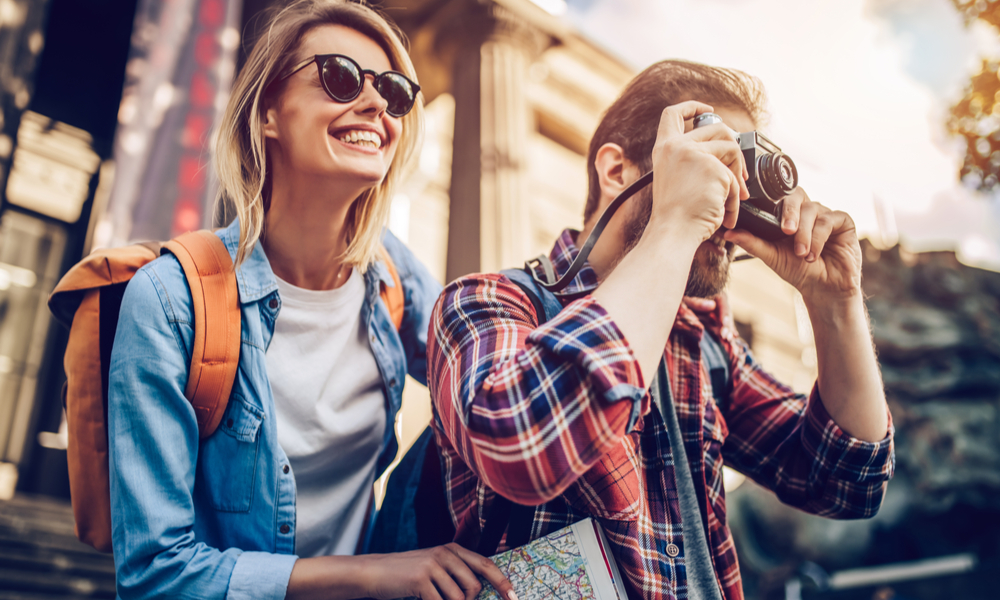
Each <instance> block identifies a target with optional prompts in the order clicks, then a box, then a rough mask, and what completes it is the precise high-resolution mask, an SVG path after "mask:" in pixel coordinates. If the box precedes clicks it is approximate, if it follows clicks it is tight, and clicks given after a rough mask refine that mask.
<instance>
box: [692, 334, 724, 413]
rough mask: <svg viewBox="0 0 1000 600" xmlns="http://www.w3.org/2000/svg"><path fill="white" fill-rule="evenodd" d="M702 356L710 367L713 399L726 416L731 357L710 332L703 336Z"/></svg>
mask: <svg viewBox="0 0 1000 600" xmlns="http://www.w3.org/2000/svg"><path fill="white" fill-rule="evenodd" d="M699 345H700V346H701V356H702V358H704V359H705V365H706V366H708V377H709V381H710V382H711V384H712V397H713V398H715V405H716V406H718V407H719V410H721V411H722V412H723V414H725V412H726V411H727V410H728V409H729V384H730V381H729V379H730V374H729V356H728V355H727V354H726V351H725V349H724V348H723V347H722V342H720V341H719V340H717V339H716V338H715V336H714V335H713V334H712V333H710V332H709V331H708V329H706V330H705V332H704V333H703V334H702V336H701V343H700V344H699Z"/></svg>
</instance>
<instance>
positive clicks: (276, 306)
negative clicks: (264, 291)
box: [267, 298, 278, 310]
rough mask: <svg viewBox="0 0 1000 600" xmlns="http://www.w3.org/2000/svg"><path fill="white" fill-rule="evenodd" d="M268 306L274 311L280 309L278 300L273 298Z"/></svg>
mask: <svg viewBox="0 0 1000 600" xmlns="http://www.w3.org/2000/svg"><path fill="white" fill-rule="evenodd" d="M267 305H268V307H270V308H271V310H274V309H275V308H278V299H277V298H271V301H270V302H268V303H267Z"/></svg>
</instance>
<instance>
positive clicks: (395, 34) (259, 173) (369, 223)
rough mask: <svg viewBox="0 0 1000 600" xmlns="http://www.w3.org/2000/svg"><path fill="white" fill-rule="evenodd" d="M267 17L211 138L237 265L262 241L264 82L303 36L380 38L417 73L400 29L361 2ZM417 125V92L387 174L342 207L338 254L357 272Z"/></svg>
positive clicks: (302, 3)
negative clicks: (333, 29)
mask: <svg viewBox="0 0 1000 600" xmlns="http://www.w3.org/2000/svg"><path fill="white" fill-rule="evenodd" d="M266 18H267V19H268V24H267V25H266V27H264V28H263V29H262V32H261V35H260V37H259V38H258V39H257V41H256V43H255V44H254V48H253V51H252V52H251V53H250V55H249V57H248V58H247V62H246V65H244V67H243V69H242V70H241V71H240V74H239V76H238V77H237V78H236V82H235V83H234V84H233V90H232V93H231V95H230V97H229V103H228V105H227V106H226V111H225V113H224V114H223V117H222V122H221V123H220V126H219V127H218V129H217V130H216V133H215V135H214V137H213V140H212V145H213V150H214V152H213V154H214V156H215V169H216V173H217V174H218V176H219V182H220V190H219V198H218V200H217V201H218V202H220V203H227V204H228V206H227V207H226V208H231V209H232V210H233V212H235V213H236V218H238V219H239V221H240V241H239V248H238V249H237V252H236V264H237V266H238V265H240V264H241V263H242V262H243V261H244V260H245V259H246V258H247V257H248V256H250V253H251V252H252V251H253V248H254V246H255V245H256V244H257V241H258V239H260V237H261V235H262V233H263V231H264V216H265V214H266V212H267V208H268V206H269V204H270V185H269V184H270V179H269V176H268V175H269V174H268V163H267V153H266V149H265V142H264V115H265V112H266V110H267V104H268V101H269V100H270V97H271V95H272V94H274V93H275V91H276V90H271V89H269V88H270V87H271V86H272V84H274V83H275V82H276V81H277V80H278V79H279V78H280V76H281V75H283V74H284V73H286V72H287V71H288V70H289V69H290V68H291V67H292V66H293V65H294V64H295V62H296V61H298V60H299V59H300V57H298V56H297V55H296V50H298V47H299V43H300V41H301V40H302V38H303V36H305V34H306V33H308V32H309V31H310V30H312V29H314V28H316V27H320V26H323V25H343V26H345V27H349V28H351V29H354V30H356V31H358V32H359V33H362V34H364V35H366V36H368V37H369V38H371V39H372V40H373V41H375V42H376V43H378V45H379V46H381V48H382V50H383V51H385V53H386V55H387V56H388V58H389V62H390V64H391V65H392V68H393V69H394V70H396V71H399V72H400V73H403V74H404V75H406V76H407V77H409V78H410V79H412V80H414V81H416V79H417V77H416V72H415V70H414V68H413V63H412V62H410V57H409V55H408V54H407V51H406V47H405V46H404V44H403V37H402V33H401V32H400V31H399V30H398V29H397V28H396V26H395V25H393V24H390V23H389V22H388V21H387V20H386V19H385V18H384V17H383V16H382V15H380V14H379V13H378V12H376V11H375V10H373V9H372V8H370V7H368V6H366V5H364V4H361V3H356V2H349V1H346V0H298V1H297V2H293V3H292V4H290V5H288V6H286V7H276V8H273V9H271V12H270V14H269V15H268V17H266ZM275 87H278V86H275ZM277 91H279V92H280V89H279V90H277ZM423 123H424V111H423V99H422V97H421V96H420V95H419V94H418V95H417V100H416V102H415V103H414V105H413V110H411V111H410V112H409V113H407V114H406V115H405V116H403V117H402V125H403V132H402V135H401V136H400V138H399V142H398V146H397V148H396V155H395V156H394V158H393V161H392V164H390V165H389V170H388V172H387V173H386V176H385V178H384V179H383V180H382V182H381V183H379V184H378V185H376V186H374V187H373V188H371V189H369V190H367V191H365V192H364V193H362V194H361V195H360V196H359V197H358V198H357V199H356V200H355V201H354V204H353V205H352V206H351V209H350V211H349V212H348V215H347V223H346V225H347V239H348V247H347V250H346V252H345V253H344V256H343V257H342V259H343V260H344V262H346V263H348V264H350V265H352V266H355V267H357V268H358V269H360V270H361V271H362V272H364V271H366V270H367V269H368V266H369V265H370V264H371V263H372V261H373V260H374V259H375V257H376V254H377V253H378V251H379V247H380V240H381V237H382V229H383V227H385V225H386V223H387V222H388V219H389V205H390V204H391V202H392V193H393V190H394V188H395V186H396V184H397V183H398V181H399V179H400V178H401V176H402V174H403V171H404V169H405V167H406V165H407V163H408V162H409V161H410V159H411V158H412V157H413V155H414V154H415V153H416V150H417V149H418V148H419V144H420V138H421V135H422V133H423Z"/></svg>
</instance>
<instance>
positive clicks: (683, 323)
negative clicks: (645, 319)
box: [534, 228, 731, 339]
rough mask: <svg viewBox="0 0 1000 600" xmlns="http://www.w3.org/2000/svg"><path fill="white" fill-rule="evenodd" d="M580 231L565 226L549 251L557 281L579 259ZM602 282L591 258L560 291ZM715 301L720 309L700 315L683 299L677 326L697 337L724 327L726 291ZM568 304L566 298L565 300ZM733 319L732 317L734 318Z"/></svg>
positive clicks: (588, 287)
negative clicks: (702, 333)
mask: <svg viewBox="0 0 1000 600" xmlns="http://www.w3.org/2000/svg"><path fill="white" fill-rule="evenodd" d="M579 235H580V232H579V231H577V230H575V229H568V228H567V229H564V230H563V231H562V233H560V234H559V237H558V238H556V243H555V245H553V246H552V250H551V251H549V260H550V261H552V269H553V270H554V271H555V275H556V277H555V278H556V280H558V279H559V278H560V277H562V276H563V273H565V272H566V271H568V270H569V267H570V265H572V264H573V261H574V260H575V259H576V257H577V255H578V254H580V249H579V248H578V247H577V245H576V240H577V237H578V236H579ZM534 268H535V269H536V270H537V271H538V274H539V275H543V273H541V267H540V266H537V265H536V266H535V267H534ZM599 284H600V280H599V279H598V278H597V272H596V271H594V268H593V267H592V266H591V264H590V261H589V260H588V261H585V262H584V264H583V268H582V269H580V272H579V273H577V274H576V277H574V278H573V279H572V280H571V281H570V282H569V285H567V286H566V287H565V288H564V289H563V290H562V291H561V292H560V294H565V295H568V296H570V297H573V295H575V294H584V293H588V292H591V291H593V290H594V288H596V287H597V286H598V285H599ZM715 301H716V303H717V305H718V308H717V309H716V310H715V311H713V312H711V313H705V314H702V315H700V316H699V315H698V314H697V313H695V312H694V311H693V310H691V309H690V308H688V307H687V305H686V304H684V303H683V302H682V303H681V305H680V307H679V308H678V310H677V319H676V321H675V322H674V328H675V329H677V330H679V331H680V332H684V333H691V334H693V335H694V336H695V337H696V338H698V339H700V338H701V332H702V331H704V330H705V328H706V326H707V327H708V328H710V329H717V328H721V327H724V326H725V325H726V323H724V322H723V321H724V320H726V319H725V317H724V315H726V314H727V313H728V311H726V310H724V308H725V307H726V305H727V304H728V300H727V298H726V295H725V293H723V294H720V295H719V296H718V297H717V298H715ZM564 304H565V301H564ZM730 320H731V319H730Z"/></svg>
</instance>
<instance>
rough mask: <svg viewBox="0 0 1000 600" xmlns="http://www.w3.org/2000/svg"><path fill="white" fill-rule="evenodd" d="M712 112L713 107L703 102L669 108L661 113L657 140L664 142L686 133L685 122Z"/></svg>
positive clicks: (675, 105)
mask: <svg viewBox="0 0 1000 600" xmlns="http://www.w3.org/2000/svg"><path fill="white" fill-rule="evenodd" d="M707 112H712V107H711V106H709V105H707V104H704V103H702V102H696V101H694V100H688V101H687V102H680V103H678V104H674V105H673V106H668V107H666V108H664V109H663V112H662V113H660V125H659V127H657V129H656V138H657V139H660V140H663V139H666V138H668V137H671V136H674V135H681V134H683V133H684V121H685V120H687V119H693V118H695V117H697V116H698V115H700V114H702V113H707Z"/></svg>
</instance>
